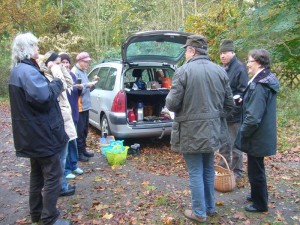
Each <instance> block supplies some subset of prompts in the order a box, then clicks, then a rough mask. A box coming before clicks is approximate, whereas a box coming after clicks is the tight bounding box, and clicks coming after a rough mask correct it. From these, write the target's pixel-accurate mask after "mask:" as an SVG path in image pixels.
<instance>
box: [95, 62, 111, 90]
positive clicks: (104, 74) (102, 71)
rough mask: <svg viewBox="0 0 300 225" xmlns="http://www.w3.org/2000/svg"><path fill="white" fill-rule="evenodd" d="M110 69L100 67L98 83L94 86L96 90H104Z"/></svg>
mask: <svg viewBox="0 0 300 225" xmlns="http://www.w3.org/2000/svg"><path fill="white" fill-rule="evenodd" d="M109 69H110V67H101V68H100V70H99V73H98V77H99V81H98V82H97V84H96V88H98V89H102V90H105V84H106V80H107V75H108V72H109Z"/></svg>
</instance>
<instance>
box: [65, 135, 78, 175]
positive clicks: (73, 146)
mask: <svg viewBox="0 0 300 225" xmlns="http://www.w3.org/2000/svg"><path fill="white" fill-rule="evenodd" d="M77 163H78V150H77V141H76V139H74V140H72V141H69V146H68V156H67V160H66V167H65V176H67V175H68V174H70V173H72V171H74V170H76V169H77V168H78V165H77Z"/></svg>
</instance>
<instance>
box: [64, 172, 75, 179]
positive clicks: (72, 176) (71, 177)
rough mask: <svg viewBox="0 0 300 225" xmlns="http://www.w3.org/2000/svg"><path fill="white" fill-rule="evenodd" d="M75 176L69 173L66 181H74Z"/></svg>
mask: <svg viewBox="0 0 300 225" xmlns="http://www.w3.org/2000/svg"><path fill="white" fill-rule="evenodd" d="M75 177H76V176H75V175H74V174H73V173H69V174H68V175H67V176H66V178H67V179H74V178H75Z"/></svg>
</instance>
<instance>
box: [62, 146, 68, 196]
mask: <svg viewBox="0 0 300 225" xmlns="http://www.w3.org/2000/svg"><path fill="white" fill-rule="evenodd" d="M68 145H69V142H68V143H67V144H66V146H65V147H64V148H63V150H62V151H61V152H60V164H61V169H62V171H63V173H62V181H61V192H65V191H67V190H68V181H67V178H66V176H65V167H66V159H67V155H68Z"/></svg>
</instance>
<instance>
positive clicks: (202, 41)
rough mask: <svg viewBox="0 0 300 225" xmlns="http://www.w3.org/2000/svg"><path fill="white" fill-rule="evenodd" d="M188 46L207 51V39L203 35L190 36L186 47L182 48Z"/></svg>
mask: <svg viewBox="0 0 300 225" xmlns="http://www.w3.org/2000/svg"><path fill="white" fill-rule="evenodd" d="M187 46H191V47H195V48H202V49H204V50H207V39H206V37H204V36H202V35H196V34H194V35H190V36H188V38H187V40H186V43H185V45H184V46H182V48H186V47H187Z"/></svg>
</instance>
